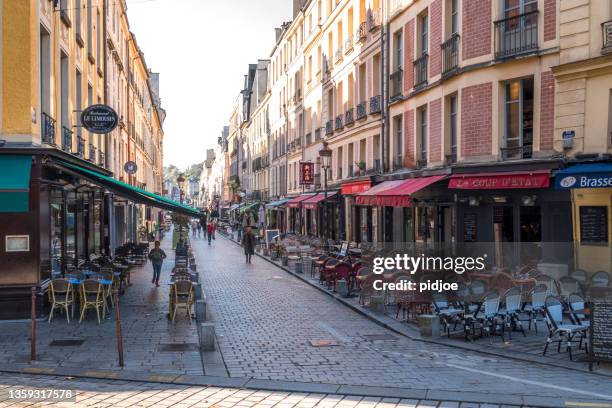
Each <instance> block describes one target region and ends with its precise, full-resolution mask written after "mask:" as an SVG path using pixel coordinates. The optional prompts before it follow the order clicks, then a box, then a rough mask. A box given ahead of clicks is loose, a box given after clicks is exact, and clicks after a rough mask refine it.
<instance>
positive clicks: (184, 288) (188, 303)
mask: <svg viewBox="0 0 612 408" xmlns="http://www.w3.org/2000/svg"><path fill="white" fill-rule="evenodd" d="M179 307H184V308H185V310H186V312H187V317H188V318H189V323H191V309H192V307H193V284H192V283H191V281H188V280H179V281H176V282H174V284H173V285H172V304H171V309H172V310H171V313H172V321H174V319H175V318H176V311H177V309H178V308H179Z"/></svg>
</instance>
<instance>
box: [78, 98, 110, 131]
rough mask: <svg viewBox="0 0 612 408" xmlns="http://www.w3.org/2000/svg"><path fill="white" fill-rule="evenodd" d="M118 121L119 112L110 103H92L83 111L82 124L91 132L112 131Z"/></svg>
mask: <svg viewBox="0 0 612 408" xmlns="http://www.w3.org/2000/svg"><path fill="white" fill-rule="evenodd" d="M118 123H119V117H118V116H117V112H115V110H114V109H113V108H111V107H110V106H108V105H101V104H97V105H91V106H88V107H87V108H85V110H83V112H81V124H82V125H83V127H84V128H85V129H87V130H88V131H90V132H91V133H96V134H103V133H110V132H112V131H113V129H115V128H116V127H117V124H118Z"/></svg>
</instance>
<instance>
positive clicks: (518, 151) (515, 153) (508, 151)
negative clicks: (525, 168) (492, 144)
mask: <svg viewBox="0 0 612 408" xmlns="http://www.w3.org/2000/svg"><path fill="white" fill-rule="evenodd" d="M499 151H500V154H501V159H502V160H517V159H531V157H532V155H533V146H532V145H523V146H515V147H501V148H500V149H499Z"/></svg>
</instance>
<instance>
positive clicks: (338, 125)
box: [334, 115, 344, 131]
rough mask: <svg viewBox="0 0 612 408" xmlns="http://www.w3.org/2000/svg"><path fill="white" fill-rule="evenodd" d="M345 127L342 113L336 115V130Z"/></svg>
mask: <svg viewBox="0 0 612 408" xmlns="http://www.w3.org/2000/svg"><path fill="white" fill-rule="evenodd" d="M343 128H344V125H342V115H338V116H336V121H335V126H334V130H335V131H338V130H342V129H343Z"/></svg>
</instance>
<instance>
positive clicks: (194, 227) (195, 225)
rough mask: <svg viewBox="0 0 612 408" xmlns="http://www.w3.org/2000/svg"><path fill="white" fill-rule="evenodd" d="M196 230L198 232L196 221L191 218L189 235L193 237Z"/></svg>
mask: <svg viewBox="0 0 612 408" xmlns="http://www.w3.org/2000/svg"><path fill="white" fill-rule="evenodd" d="M197 232H198V221H197V220H192V221H191V236H192V237H194V238H195V237H196V233H197Z"/></svg>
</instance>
